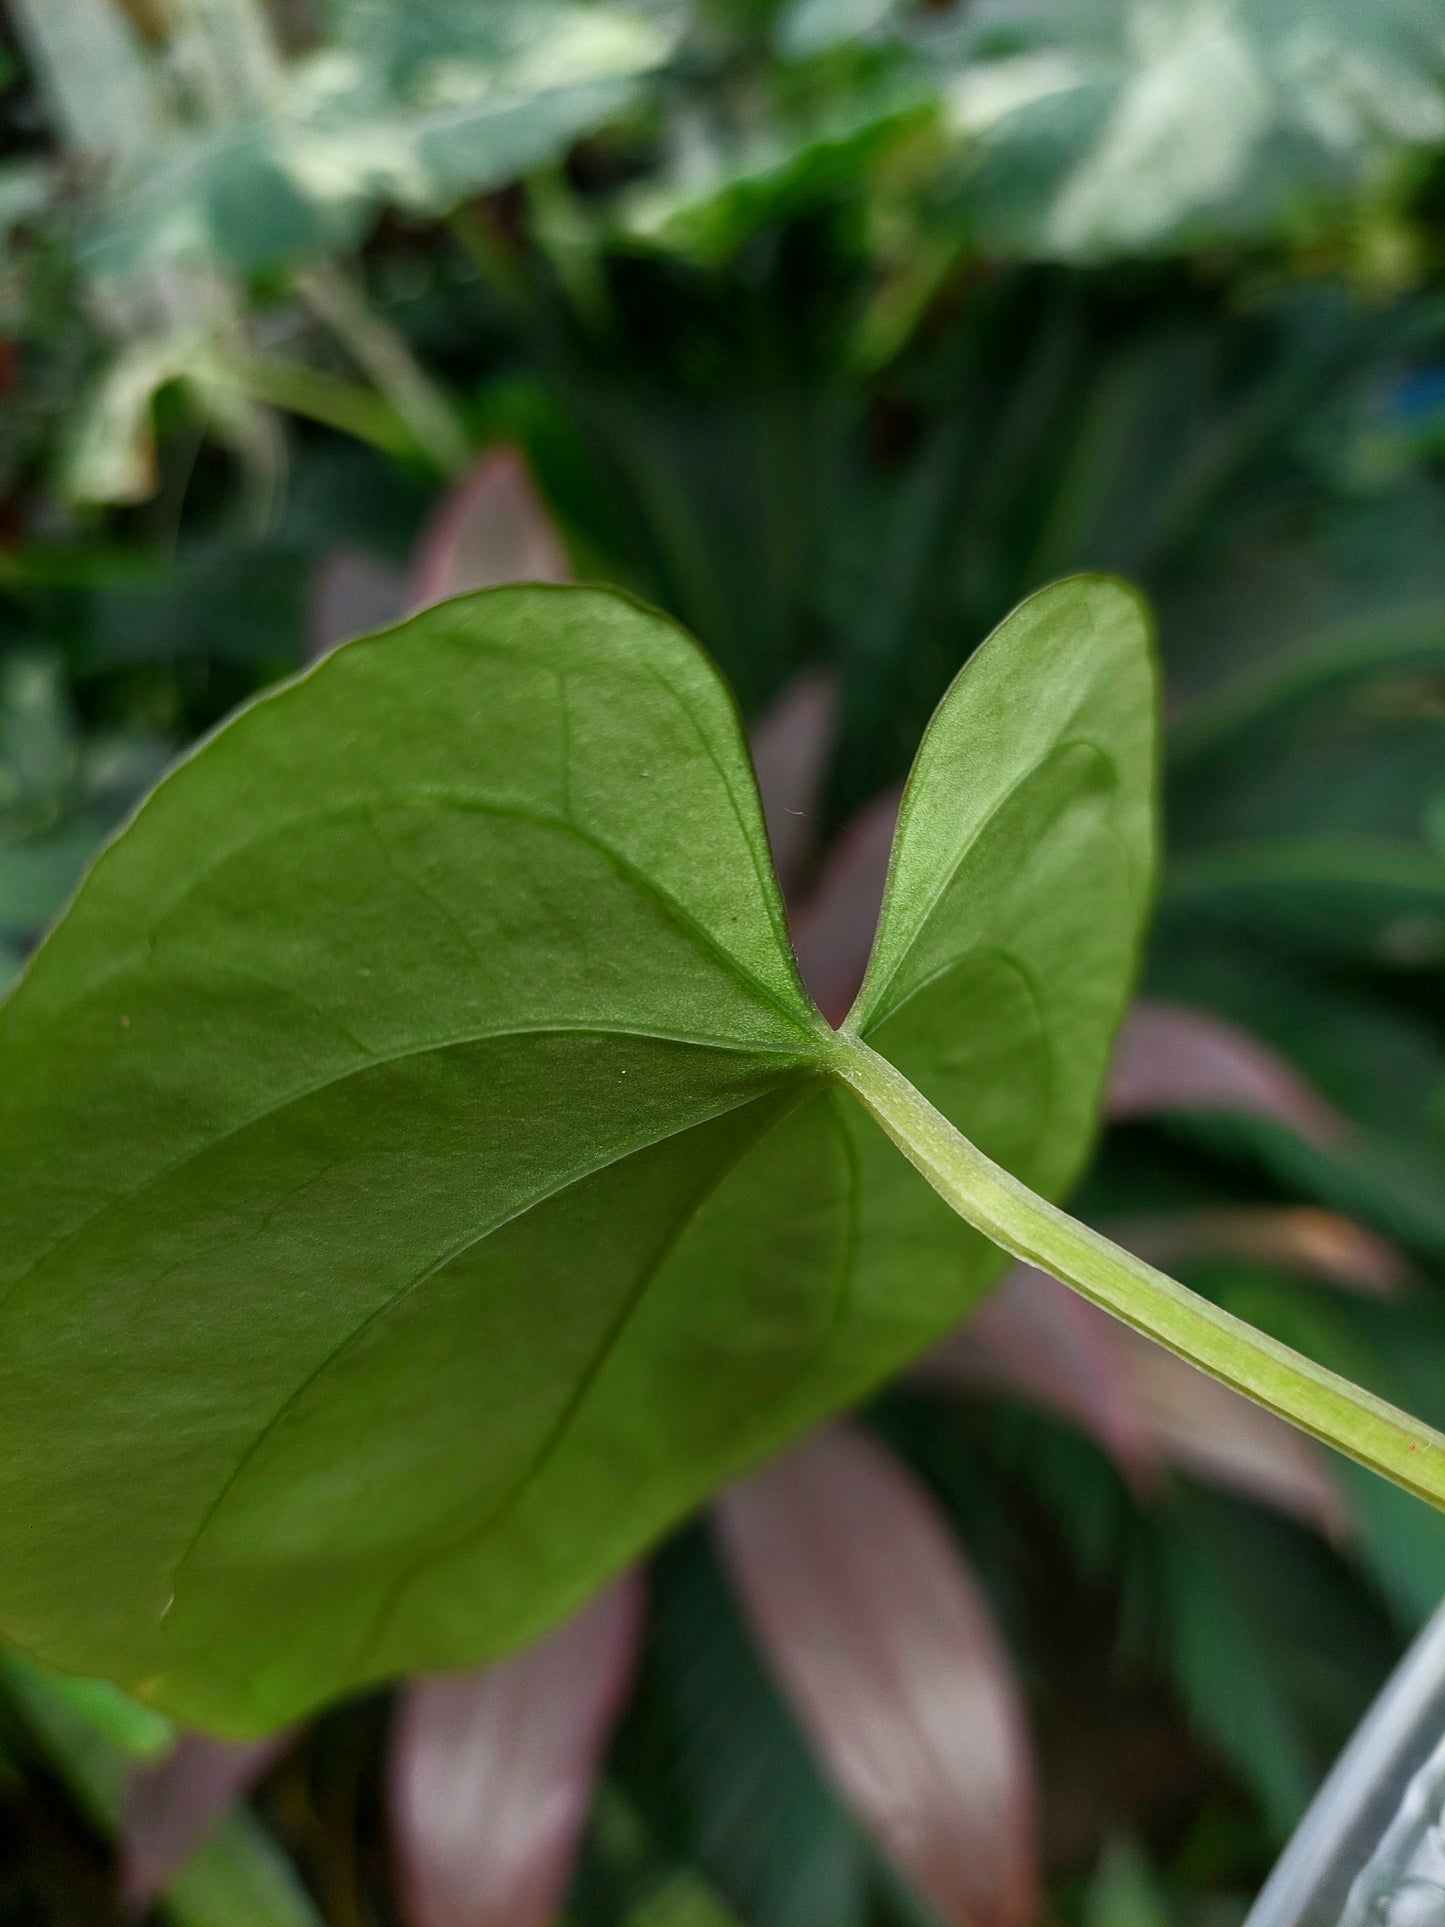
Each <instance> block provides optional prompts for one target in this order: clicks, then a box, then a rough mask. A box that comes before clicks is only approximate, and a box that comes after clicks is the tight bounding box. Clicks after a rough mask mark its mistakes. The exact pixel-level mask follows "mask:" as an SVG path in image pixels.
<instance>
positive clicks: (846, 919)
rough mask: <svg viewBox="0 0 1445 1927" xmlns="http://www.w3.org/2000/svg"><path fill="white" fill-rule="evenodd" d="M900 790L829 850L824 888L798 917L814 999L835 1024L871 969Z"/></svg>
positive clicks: (796, 931)
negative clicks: (871, 956)
mask: <svg viewBox="0 0 1445 1927" xmlns="http://www.w3.org/2000/svg"><path fill="white" fill-rule="evenodd" d="M898 801H899V794H898V792H897V791H896V790H890V791H889V792H888V794H887V795H886V796H880V797H878V798H877V800H876V801H875V802H873V803H870V804H869V805H868V807H867V808H866V809H865V810H862V811H860V812H859V814H858V815H857V816H855V817H854V819H853V821H852V822H851V823H850V824H849V826H848V828H847V829H846V830H844V832H843V834H842V835H841V836H840V837H839V838H838V841H837V842H836V843H835V844H834V845H833V847H832V849H831V850H830V851H829V853H828V857H827V860H826V862H825V863H824V865H823V870H822V874H821V876H820V877H819V879H818V887H817V888H816V890H814V892H813V894H812V896H811V897H810V898H809V899H808V901H807V903H806V904H805V905H804V906H803V909H802V911H801V912H800V913H799V915H798V916H797V918H796V919H795V920H794V928H793V948H794V950H795V951H796V952H797V957H798V968H799V970H800V971H801V972H802V974H803V982H804V983H805V984H806V985H807V986H808V989H809V990H810V991H811V993H812V996H813V1000H814V1002H815V1003H816V1004H817V1006H818V1008H819V1010H821V1011H822V1013H823V1015H824V1016H825V1017H826V1018H827V1019H828V1021H829V1022H830V1023H833V1024H839V1023H841V1022H842V1021H843V1019H844V1018H845V1017H846V1016H847V1015H848V1011H849V1009H850V1007H851V1005H852V1003H853V999H854V998H855V997H856V996H857V995H858V990H859V986H860V985H861V984H862V982H863V973H864V972H865V971H866V970H867V968H868V954H869V952H870V951H871V950H872V948H873V933H874V931H875V930H876V929H877V927H878V912H879V910H880V908H881V907H882V904H883V886H884V884H885V883H886V882H887V881H888V858H889V856H890V854H891V853H892V849H893V831H894V828H895V826H896V825H897V822H898Z"/></svg>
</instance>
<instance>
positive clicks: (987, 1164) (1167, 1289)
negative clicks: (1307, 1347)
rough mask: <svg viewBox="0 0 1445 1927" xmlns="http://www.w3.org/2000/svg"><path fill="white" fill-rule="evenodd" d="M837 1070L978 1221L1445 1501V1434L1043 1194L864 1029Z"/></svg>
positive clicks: (1274, 1407) (1183, 1353) (1271, 1407)
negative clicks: (937, 1103) (952, 1119)
mask: <svg viewBox="0 0 1445 1927" xmlns="http://www.w3.org/2000/svg"><path fill="white" fill-rule="evenodd" d="M832 1068H833V1071H834V1074H835V1075H836V1076H837V1077H839V1078H840V1079H841V1080H842V1081H843V1082H844V1083H845V1084H847V1085H848V1086H849V1088H850V1089H851V1090H852V1091H853V1092H854V1093H855V1095H856V1096H857V1097H858V1098H859V1099H860V1100H861V1101H862V1103H863V1105H864V1106H865V1108H866V1109H867V1110H868V1111H869V1112H870V1113H871V1114H872V1116H873V1117H875V1118H876V1119H877V1121H878V1123H879V1124H881V1125H882V1127H883V1129H884V1130H885V1131H886V1132H887V1133H888V1135H889V1137H891V1138H892V1140H893V1142H894V1143H895V1144H896V1145H897V1146H898V1148H899V1150H900V1151H902V1152H903V1154H904V1156H905V1157H906V1158H907V1159H908V1160H909V1162H910V1163H911V1164H913V1165H915V1166H916V1167H917V1168H918V1170H920V1171H921V1172H922V1173H923V1175H924V1177H925V1178H927V1180H928V1182H929V1183H930V1184H931V1185H932V1186H933V1188H934V1190H935V1191H937V1193H938V1194H939V1196H940V1197H941V1198H943V1199H944V1200H945V1202H947V1203H948V1204H949V1205H951V1206H952V1208H953V1209H954V1210H955V1211H956V1212H957V1213H958V1214H959V1216H960V1217H961V1218H964V1219H966V1220H967V1222H968V1223H969V1224H971V1225H972V1226H973V1227H974V1228H975V1230H978V1231H981V1232H982V1233H983V1234H984V1236H985V1237H987V1238H991V1239H992V1240H993V1242H994V1243H995V1244H997V1245H999V1246H1001V1247H1002V1248H1003V1250H1005V1251H1008V1252H1010V1253H1012V1255H1013V1256H1014V1257H1016V1258H1022V1259H1024V1260H1025V1261H1026V1262H1027V1263H1029V1264H1032V1265H1037V1266H1038V1267H1039V1268H1040V1270H1043V1271H1047V1272H1049V1273H1051V1274H1052V1276H1054V1277H1055V1278H1058V1279H1060V1280H1061V1281H1062V1282H1063V1283H1064V1284H1066V1285H1071V1286H1072V1287H1073V1289H1074V1290H1075V1291H1077V1292H1079V1293H1080V1294H1081V1295H1082V1296H1083V1297H1085V1298H1087V1299H1089V1301H1090V1302H1091V1303H1092V1304H1095V1305H1099V1306H1101V1307H1102V1308H1103V1309H1104V1310H1105V1311H1108V1312H1112V1313H1113V1315H1114V1316H1115V1317H1116V1318H1119V1319H1122V1320H1123V1322H1124V1323H1125V1324H1126V1325H1132V1326H1133V1328H1134V1330H1135V1331H1139V1332H1143V1333H1144V1334H1145V1335H1146V1336H1147V1337H1149V1338H1153V1339H1157V1340H1158V1342H1159V1343H1160V1344H1161V1345H1165V1346H1167V1347H1168V1348H1169V1350H1170V1351H1172V1352H1177V1353H1178V1355H1179V1356H1180V1357H1181V1358H1184V1359H1187V1360H1188V1361H1189V1363H1190V1364H1191V1365H1198V1366H1200V1367H1201V1368H1202V1369H1203V1370H1205V1371H1207V1372H1209V1373H1211V1374H1212V1375H1213V1376H1214V1377H1215V1378H1217V1379H1219V1380H1221V1381H1222V1382H1223V1383H1224V1384H1225V1385H1228V1386H1230V1387H1232V1388H1233V1389H1234V1390H1235V1391H1237V1392H1242V1393H1244V1394H1245V1396H1246V1397H1248V1398H1252V1399H1254V1400H1255V1401H1256V1403H1258V1404H1260V1405H1263V1406H1264V1407H1265V1408H1266V1409H1267V1410H1268V1411H1271V1412H1274V1413H1277V1414H1278V1416H1279V1417H1280V1418H1283V1419H1288V1420H1289V1422H1290V1423H1291V1424H1292V1425H1297V1426H1299V1427H1300V1429H1301V1430H1302V1431H1305V1432H1308V1433H1310V1434H1312V1436H1313V1437H1315V1438H1317V1439H1320V1440H1321V1441H1323V1443H1324V1444H1326V1445H1332V1446H1334V1447H1335V1449H1336V1450H1337V1451H1340V1452H1344V1453H1346V1454H1347V1455H1348V1456H1349V1457H1350V1458H1352V1459H1357V1460H1358V1461H1359V1463H1360V1464H1361V1465H1365V1466H1368V1467H1369V1468H1370V1470H1371V1471H1373V1472H1379V1473H1381V1474H1383V1476H1384V1477H1385V1478H1387V1479H1393V1480H1394V1482H1395V1483H1396V1484H1397V1485H1400V1486H1403V1487H1404V1488H1405V1490H1406V1491H1407V1492H1412V1493H1414V1494H1415V1496H1416V1497H1417V1498H1421V1499H1426V1500H1428V1501H1429V1502H1430V1503H1431V1504H1432V1505H1436V1506H1440V1507H1442V1508H1445V1437H1442V1436H1441V1434H1440V1433H1438V1432H1435V1431H1432V1430H1431V1428H1430V1427H1429V1426H1428V1425H1422V1424H1421V1423H1420V1421H1419V1420H1418V1419H1413V1418H1411V1417H1409V1415H1408V1414H1407V1413H1404V1412H1401V1411H1397V1410H1396V1408H1395V1407H1394V1406H1393V1405H1388V1404H1386V1402H1385V1401H1384V1400H1383V1399H1379V1398H1375V1397H1374V1396H1373V1395H1372V1394H1371V1393H1369V1392H1366V1391H1362V1390H1361V1389H1360V1388H1359V1387H1358V1386H1356V1385H1352V1384H1350V1383H1349V1381H1348V1380H1347V1379H1343V1378H1339V1377H1337V1376H1336V1375H1335V1374H1334V1373H1333V1372H1327V1371H1325V1370H1324V1369H1323V1367H1321V1366H1319V1365H1315V1364H1312V1363H1311V1362H1310V1360H1309V1359H1307V1358H1303V1357H1301V1356H1300V1354H1299V1353H1298V1352H1294V1351H1291V1350H1290V1348H1289V1346H1287V1345H1281V1344H1280V1343H1279V1342H1278V1340H1276V1339H1273V1338H1270V1337H1268V1336H1266V1334H1265V1333H1263V1332H1260V1331H1256V1330H1255V1329H1254V1327H1253V1326H1252V1325H1247V1324H1245V1323H1244V1321H1243V1320H1242V1319H1239V1318H1235V1317H1233V1316H1232V1315H1231V1314H1230V1313H1229V1312H1227V1311H1222V1310H1221V1309H1220V1308H1219V1306H1218V1305H1214V1304H1211V1303H1210V1301H1209V1300H1208V1299H1207V1298H1201V1297H1199V1296H1198V1295H1197V1294H1196V1293H1194V1292H1192V1291H1189V1290H1187V1289H1186V1288H1185V1287H1184V1286H1183V1285H1181V1284H1179V1283H1178V1282H1177V1281H1176V1280H1175V1279H1173V1278H1170V1277H1167V1276H1166V1275H1165V1274H1164V1273H1163V1272H1162V1271H1156V1270H1155V1269H1154V1267H1153V1266H1152V1265H1146V1264H1145V1263H1144V1262H1143V1260H1142V1259H1140V1258H1136V1257H1134V1256H1133V1255H1132V1254H1131V1253H1130V1252H1127V1251H1124V1250H1121V1249H1120V1247H1119V1246H1118V1245H1115V1244H1111V1243H1110V1242H1109V1240H1108V1239H1107V1238H1103V1237H1101V1236H1100V1235H1099V1233H1098V1232H1097V1231H1091V1230H1090V1229H1089V1228H1088V1226H1087V1225H1082V1224H1079V1223H1078V1222H1077V1221H1076V1220H1075V1219H1073V1218H1071V1217H1069V1215H1068V1214H1067V1213H1066V1212H1064V1211H1060V1210H1059V1209H1058V1208H1057V1207H1056V1206H1054V1205H1052V1204H1048V1203H1046V1202H1045V1201H1044V1200H1043V1199H1042V1198H1039V1197H1036V1196H1035V1195H1034V1193H1033V1192H1032V1191H1030V1190H1029V1189H1028V1188H1027V1186H1026V1185H1022V1184H1020V1183H1019V1181H1018V1180H1017V1178H1013V1177H1010V1176H1009V1174H1008V1172H1007V1171H1005V1170H1003V1169H1002V1168H1001V1167H1000V1166H999V1165H997V1164H995V1163H994V1162H993V1160H992V1159H991V1158H988V1157H985V1155H984V1154H983V1152H982V1151H980V1150H979V1149H978V1147H977V1146H976V1145H974V1144H971V1143H970V1142H969V1140H968V1139H967V1138H966V1137H964V1136H963V1135H962V1134H961V1133H960V1132H959V1131H956V1130H955V1129H954V1127H953V1126H952V1125H951V1124H950V1123H949V1121H948V1119H947V1118H946V1117H944V1116H943V1114H942V1113H941V1112H940V1111H937V1110H935V1109H934V1107H933V1105H932V1104H930V1103H929V1102H928V1100H927V1098H926V1097H924V1096H923V1095H922V1094H921V1093H920V1092H919V1091H917V1090H915V1089H914V1087H913V1085H912V1084H910V1083H909V1081H908V1079H907V1078H906V1077H904V1075H903V1074H902V1072H901V1071H899V1070H897V1069H896V1068H895V1067H894V1066H893V1065H892V1064H890V1063H889V1062H888V1060H887V1059H886V1058H884V1057H880V1056H879V1055H878V1053H877V1052H876V1051H873V1050H870V1049H869V1047H868V1046H867V1045H866V1044H865V1043H863V1042H862V1040H861V1039H860V1038H857V1037H854V1036H850V1035H848V1034H847V1033H846V1032H845V1033H842V1034H840V1035H839V1037H838V1039H837V1049H836V1052H835V1053H834V1055H833V1059H832Z"/></svg>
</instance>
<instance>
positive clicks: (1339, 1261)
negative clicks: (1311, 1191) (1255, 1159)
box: [1110, 1204, 1414, 1298]
mask: <svg viewBox="0 0 1445 1927" xmlns="http://www.w3.org/2000/svg"><path fill="white" fill-rule="evenodd" d="M1110 1235H1111V1236H1112V1237H1114V1238H1116V1239H1117V1240H1118V1241H1119V1243H1120V1244H1124V1245H1127V1246H1128V1248H1129V1249H1130V1251H1133V1252H1135V1253H1137V1254H1138V1256H1139V1257H1141V1258H1144V1259H1146V1260H1147V1261H1148V1262H1149V1263H1150V1264H1151V1265H1158V1266H1160V1267H1161V1269H1163V1270H1165V1271H1169V1270H1171V1269H1172V1268H1173V1267H1174V1266H1175V1265H1177V1264H1179V1263H1180V1262H1181V1261H1183V1260H1186V1259H1189V1258H1203V1257H1211V1256H1222V1257H1232V1258H1246V1259H1250V1260H1252V1261H1254V1262H1256V1263H1258V1264H1265V1265H1274V1266H1277V1267H1279V1268H1280V1269H1281V1270H1284V1271H1294V1272H1298V1273H1299V1274H1300V1275H1301V1276H1303V1277H1306V1278H1318V1279H1320V1280H1321V1281H1322V1282H1323V1283H1325V1284H1328V1285H1337V1286H1339V1287H1340V1288H1341V1289H1342V1290H1344V1291H1357V1292H1364V1293H1366V1294H1368V1295H1369V1296H1370V1297H1373V1298H1391V1297H1393V1296H1394V1295H1395V1294H1396V1293H1397V1292H1399V1291H1401V1290H1402V1289H1403V1288H1404V1287H1405V1286H1406V1285H1407V1284H1409V1282H1410V1280H1411V1278H1412V1276H1413V1275H1414V1274H1413V1273H1412V1271H1411V1269H1410V1266H1409V1264H1408V1263H1407V1262H1406V1260H1405V1259H1404V1258H1403V1257H1402V1256H1401V1255H1400V1253H1399V1252H1398V1251H1396V1250H1395V1248H1394V1246H1393V1245H1389V1244H1387V1243H1386V1242H1385V1240H1384V1239H1383V1238H1381V1237H1378V1236H1376V1234H1375V1233H1374V1232H1373V1231H1367V1230H1366V1229H1365V1228H1364V1226H1363V1225H1358V1224H1355V1223H1354V1222H1353V1221H1352V1220H1351V1219H1349V1218H1342V1217H1340V1216H1339V1214H1338V1213H1337V1212H1334V1211H1321V1210H1319V1209H1318V1208H1317V1207H1316V1206H1314V1205H1306V1204H1299V1205H1267V1204H1261V1205H1233V1204H1231V1205H1207V1206H1204V1207H1202V1208H1200V1209H1199V1210H1195V1211H1181V1212H1179V1213H1177V1214H1176V1215H1174V1216H1171V1217H1159V1218H1148V1219H1139V1220H1136V1221H1135V1222H1133V1223H1131V1224H1127V1225H1114V1226H1113V1227H1111V1231H1110Z"/></svg>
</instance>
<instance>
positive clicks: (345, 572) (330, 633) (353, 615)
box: [307, 549, 406, 660]
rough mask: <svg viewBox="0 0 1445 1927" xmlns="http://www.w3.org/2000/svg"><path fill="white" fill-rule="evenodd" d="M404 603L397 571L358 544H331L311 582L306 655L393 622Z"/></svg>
mask: <svg viewBox="0 0 1445 1927" xmlns="http://www.w3.org/2000/svg"><path fill="white" fill-rule="evenodd" d="M405 608H406V583H405V582H404V580H403V579H402V576H401V572H400V571H399V570H397V569H389V568H387V566H386V564H385V563H384V562H377V561H375V560H374V559H373V558H372V557H371V556H369V555H367V554H366V553H365V552H364V551H363V550H361V549H333V550H332V551H331V553H330V555H328V556H326V557H325V559H324V560H323V561H322V563H321V566H320V567H319V568H318V569H317V571H316V577H315V580H314V582H313V583H312V585H311V610H310V616H309V620H308V625H307V626H308V654H309V655H310V656H311V657H312V659H313V660H315V658H316V657H318V656H324V655H326V653H327V652H328V651H329V650H331V649H335V648H336V647H337V645H338V644H339V643H343V642H350V641H351V638H352V637H353V636H365V635H369V634H370V633H371V631H372V630H373V629H385V628H386V627H387V625H388V624H389V623H392V622H397V621H399V620H400V619H401V616H402V614H403V612H404V610H405Z"/></svg>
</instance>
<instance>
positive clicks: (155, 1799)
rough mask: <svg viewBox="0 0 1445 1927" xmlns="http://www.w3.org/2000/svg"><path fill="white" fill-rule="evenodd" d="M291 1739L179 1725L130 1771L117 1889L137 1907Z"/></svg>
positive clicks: (153, 1895) (141, 1908) (167, 1880)
mask: <svg viewBox="0 0 1445 1927" xmlns="http://www.w3.org/2000/svg"><path fill="white" fill-rule="evenodd" d="M290 1743H291V1735H290V1734H289V1733H280V1734H276V1735H274V1736H273V1737H272V1738H270V1739H268V1740H257V1741H252V1742H250V1743H249V1744H245V1745H237V1744H235V1743H233V1742H232V1741H230V1740H215V1739H212V1738H211V1737H210V1736H209V1735H208V1734H205V1733H183V1734H182V1735H181V1736H180V1738H179V1739H178V1740H177V1741H176V1743H175V1745H174V1746H173V1747H172V1748H171V1750H170V1752H169V1753H167V1754H166V1756H165V1758H164V1759H162V1760H158V1761H156V1763H155V1764H154V1765H153V1766H145V1767H140V1768H138V1769H137V1770H136V1772H135V1773H134V1774H133V1775H132V1776H131V1782H130V1788H129V1792H128V1794H127V1798H126V1806H125V1814H124V1817H123V1819H122V1822H121V1832H120V1864H121V1892H122V1896H123V1899H124V1902H125V1905H126V1906H127V1908H129V1909H130V1910H132V1911H133V1912H135V1913H137V1914H142V1913H145V1912H146V1911H147V1909H148V1908H149V1907H150V1906H151V1905H152V1904H153V1903H154V1902H155V1901H156V1900H158V1899H159V1898H160V1896H161V1895H162V1894H163V1893H164V1892H165V1891H166V1889H167V1888H168V1887H169V1886H170V1884H171V1882H172V1881H173V1880H174V1879H175V1877H176V1875H177V1874H178V1873H180V1871H181V1869H182V1868H183V1867H184V1866H185V1864H186V1862H187V1861H188V1860H189V1859H190V1857H191V1855H192V1854H193V1853H194V1852H195V1851H196V1849H197V1848H198V1847H199V1846H201V1845H202V1844H203V1843H204V1842H205V1841H206V1839H207V1838H208V1837H209V1836H210V1834H211V1832H212V1831H213V1830H214V1828H215V1827H216V1826H217V1825H218V1824H219V1822H220V1821H221V1820H223V1819H224V1818H225V1816H226V1814H227V1813H228V1812H229V1811H230V1810H231V1808H232V1807H233V1806H235V1804H236V1802H237V1801H238V1800H241V1799H244V1798H245V1796H246V1795H247V1794H248V1793H249V1792H250V1791H251V1789H252V1787H254V1786H255V1785H256V1784H257V1782H258V1781H260V1780H262V1779H264V1778H265V1776H266V1774H267V1773H268V1772H269V1770H270V1768H271V1766H272V1765H273V1764H274V1762H275V1761H276V1760H277V1759H278V1758H279V1757H280V1755H281V1754H282V1753H283V1752H284V1751H285V1750H286V1748H287V1747H288V1746H289V1745H290Z"/></svg>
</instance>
